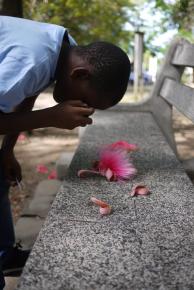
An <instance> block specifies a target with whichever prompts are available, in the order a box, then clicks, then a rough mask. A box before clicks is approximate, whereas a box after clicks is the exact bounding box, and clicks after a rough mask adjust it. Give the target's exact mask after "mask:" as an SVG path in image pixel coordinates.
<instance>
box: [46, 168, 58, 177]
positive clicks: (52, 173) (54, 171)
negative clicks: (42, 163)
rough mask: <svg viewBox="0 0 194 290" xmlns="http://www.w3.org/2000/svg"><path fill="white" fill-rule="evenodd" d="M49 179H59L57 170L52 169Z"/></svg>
mask: <svg viewBox="0 0 194 290" xmlns="http://www.w3.org/2000/svg"><path fill="white" fill-rule="evenodd" d="M48 179H57V172H56V170H52V171H51V173H50V174H49V176H48Z"/></svg>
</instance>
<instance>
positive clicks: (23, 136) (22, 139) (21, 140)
mask: <svg viewBox="0 0 194 290" xmlns="http://www.w3.org/2000/svg"><path fill="white" fill-rule="evenodd" d="M25 140H26V135H25V134H24V133H20V135H19V136H18V141H19V142H23V141H25Z"/></svg>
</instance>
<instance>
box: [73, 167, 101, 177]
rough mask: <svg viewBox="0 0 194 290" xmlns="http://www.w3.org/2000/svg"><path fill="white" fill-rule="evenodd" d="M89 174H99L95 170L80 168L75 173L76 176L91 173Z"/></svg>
mask: <svg viewBox="0 0 194 290" xmlns="http://www.w3.org/2000/svg"><path fill="white" fill-rule="evenodd" d="M91 174H97V175H99V174H100V173H99V172H98V171H96V170H89V169H81V170H79V171H78V172H77V175H78V177H81V178H83V177H87V176H88V175H91Z"/></svg>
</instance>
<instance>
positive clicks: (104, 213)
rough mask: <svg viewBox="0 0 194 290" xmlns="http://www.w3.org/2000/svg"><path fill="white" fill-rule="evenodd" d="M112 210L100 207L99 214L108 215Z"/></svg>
mask: <svg viewBox="0 0 194 290" xmlns="http://www.w3.org/2000/svg"><path fill="white" fill-rule="evenodd" d="M111 211H112V209H111V207H110V206H107V207H100V214H101V215H109V214H110V213H111Z"/></svg>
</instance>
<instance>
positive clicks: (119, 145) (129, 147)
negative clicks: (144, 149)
mask: <svg viewBox="0 0 194 290" xmlns="http://www.w3.org/2000/svg"><path fill="white" fill-rule="evenodd" d="M108 147H109V148H112V149H122V150H126V151H127V152H132V151H137V150H138V149H139V148H138V146H137V145H136V144H132V143H128V142H126V141H123V140H120V141H117V142H114V143H112V144H110V145H108Z"/></svg>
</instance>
